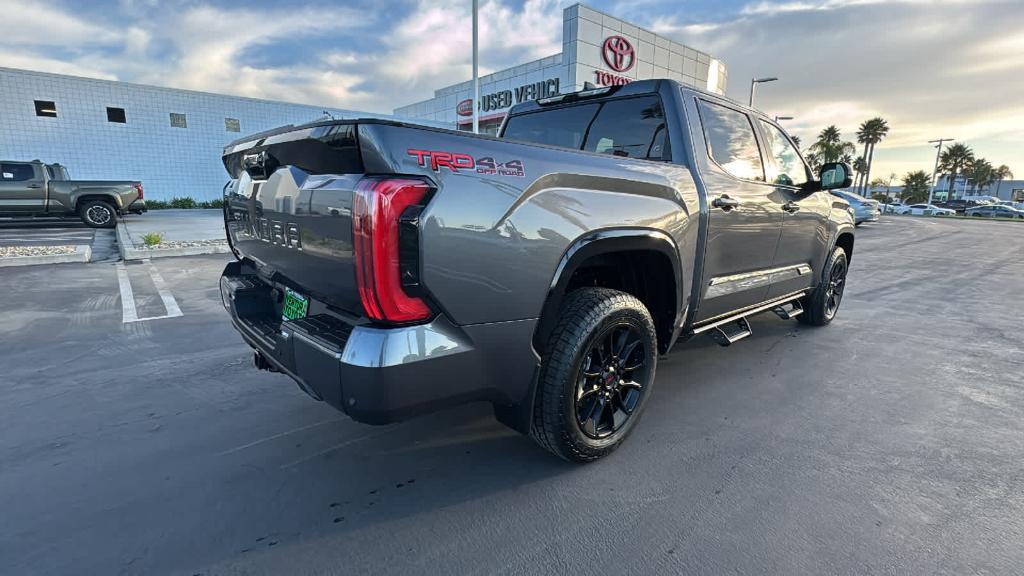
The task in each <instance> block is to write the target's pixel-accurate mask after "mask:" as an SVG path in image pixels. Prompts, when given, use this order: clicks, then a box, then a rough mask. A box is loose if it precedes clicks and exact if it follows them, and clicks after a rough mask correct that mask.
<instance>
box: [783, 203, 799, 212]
mask: <svg viewBox="0 0 1024 576" xmlns="http://www.w3.org/2000/svg"><path fill="white" fill-rule="evenodd" d="M782 209H783V210H785V211H786V212H789V213H790V214H795V213H796V212H799V211H800V205H799V204H797V203H796V202H786V203H785V204H783V205H782Z"/></svg>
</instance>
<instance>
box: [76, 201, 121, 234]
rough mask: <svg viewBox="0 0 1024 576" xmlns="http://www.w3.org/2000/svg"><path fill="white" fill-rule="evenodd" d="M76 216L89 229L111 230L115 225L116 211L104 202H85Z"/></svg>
mask: <svg viewBox="0 0 1024 576" xmlns="http://www.w3.org/2000/svg"><path fill="white" fill-rule="evenodd" d="M78 214H79V216H81V217H82V222H85V225H86V226H88V227H90V228H113V227H114V226H115V225H116V224H117V209H116V208H114V206H113V205H112V204H111V203H109V202H106V201H104V200H87V201H86V202H85V203H84V204H82V205H81V206H80V207H79V209H78Z"/></svg>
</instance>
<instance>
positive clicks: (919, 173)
mask: <svg viewBox="0 0 1024 576" xmlns="http://www.w3.org/2000/svg"><path fill="white" fill-rule="evenodd" d="M931 187H932V177H931V175H930V174H928V173H927V172H925V171H924V170H915V171H914V172H907V175H906V176H904V177H903V192H901V193H900V200H902V201H903V202H905V203H907V204H918V203H920V202H925V201H927V200H928V190H929V189H930V188H931Z"/></svg>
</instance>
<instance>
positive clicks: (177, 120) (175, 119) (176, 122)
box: [171, 112, 188, 128]
mask: <svg viewBox="0 0 1024 576" xmlns="http://www.w3.org/2000/svg"><path fill="white" fill-rule="evenodd" d="M171 126H172V127H174V128H188V124H186V123H185V115H184V114H178V113H177V112H171Z"/></svg>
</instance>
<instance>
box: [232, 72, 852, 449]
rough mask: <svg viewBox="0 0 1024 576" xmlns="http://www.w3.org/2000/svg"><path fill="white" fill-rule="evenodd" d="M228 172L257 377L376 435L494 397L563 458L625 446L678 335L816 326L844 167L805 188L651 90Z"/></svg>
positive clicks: (318, 143) (659, 89)
mask: <svg viewBox="0 0 1024 576" xmlns="http://www.w3.org/2000/svg"><path fill="white" fill-rule="evenodd" d="M223 161H224V165H225V166H226V168H227V170H228V172H229V173H230V175H231V177H232V178H233V179H234V180H233V182H232V183H231V185H230V186H227V187H226V188H225V190H226V194H225V196H226V197H225V220H226V228H227V231H228V240H229V242H230V244H231V247H232V250H233V251H234V253H235V255H236V256H237V261H233V262H231V263H229V264H228V266H227V267H226V268H225V270H224V273H223V275H222V277H221V283H220V288H221V294H222V299H223V303H224V306H225V307H226V308H227V310H228V312H229V314H230V316H231V320H232V322H233V324H234V326H235V328H236V329H237V330H238V331H239V332H240V333H241V335H242V337H243V338H244V340H245V341H246V342H248V343H249V345H250V346H252V347H253V348H254V349H255V351H256V352H255V362H256V366H257V367H258V368H262V369H267V370H271V371H278V372H282V373H284V374H287V375H288V376H290V377H291V378H292V379H294V380H295V381H296V382H297V383H298V384H299V386H300V387H301V388H302V389H303V390H305V391H306V392H307V393H308V394H310V395H311V396H313V397H314V398H316V399H319V400H324V401H326V402H328V403H330V404H331V405H333V406H334V407H336V408H338V409H340V410H342V411H344V412H345V413H346V414H348V415H349V416H350V417H352V418H353V419H355V420H358V421H361V422H367V423H373V424H383V423H389V422H394V421H398V420H402V419H405V418H408V417H411V416H414V415H416V414H420V413H424V412H429V411H433V410H437V409H440V408H443V407H446V406H451V405H454V404H461V403H465V402H473V401H485V402H490V403H491V404H492V405H493V406H494V410H495V415H496V417H497V418H498V420H499V421H501V422H503V423H505V424H507V425H509V426H511V427H512V428H514V429H515V430H518V431H520V432H522V433H524V434H528V435H530V436H531V437H532V438H534V439H535V440H536V441H537V442H538V443H539V444H540V445H541V446H543V447H544V448H546V449H548V450H550V451H551V452H553V453H554V454H556V455H558V456H560V457H562V458H565V459H568V460H574V461H589V460H595V459H597V458H600V457H601V456H603V455H605V454H607V453H609V452H610V451H612V450H614V449H615V448H616V447H617V446H618V445H619V444H620V443H621V442H622V440H623V439H624V438H625V437H626V436H627V435H628V434H629V432H630V430H632V429H633V427H634V426H635V425H636V423H637V419H638V416H639V415H640V413H641V411H642V410H643V408H644V406H645V403H646V402H648V401H649V399H650V397H651V393H652V387H653V385H654V381H655V367H656V364H657V361H658V356H659V354H664V353H667V352H668V351H669V349H670V348H672V346H673V344H675V343H676V341H677V340H682V339H687V338H691V337H693V336H695V335H697V334H710V335H711V336H712V337H713V338H714V339H715V340H716V341H717V342H718V343H720V344H722V345H729V344H732V343H734V342H735V341H737V340H739V339H741V338H743V337H745V336H748V335H750V333H751V328H750V324H749V323H748V321H747V319H748V317H749V316H751V315H754V314H758V313H761V312H766V311H774V312H775V313H776V314H778V315H779V316H781V317H783V318H787V319H788V318H793V317H796V318H797V319H798V320H801V321H803V322H805V323H807V324H810V325H816V326H821V325H825V324H828V323H829V322H830V321H831V320H832V319H833V317H834V316H835V314H836V311H837V309H838V307H839V304H840V302H841V299H842V296H843V289H844V286H845V280H846V272H847V269H848V266H849V263H850V259H851V257H852V255H853V245H854V235H853V231H854V221H853V215H852V213H851V210H850V207H849V204H848V203H846V202H845V201H843V200H842V199H840V198H837V197H835V196H832V195H831V194H829V193H828V192H827V191H826V190H829V189H834V188H842V187H845V186H849V184H850V173H851V172H850V168H849V166H847V165H845V164H842V163H833V164H827V165H825V166H824V167H822V169H821V172H820V173H819V175H817V177H815V176H813V175H812V174H811V171H810V169H809V168H808V166H807V164H806V163H805V162H804V160H803V159H802V158H801V156H800V154H799V152H798V151H797V148H796V147H795V146H794V145H793V143H792V140H791V139H790V138H789V137H788V136H787V135H786V133H785V132H784V131H783V130H782V129H781V128H779V126H778V125H777V124H776V123H774V122H773V121H772V120H771V119H769V118H768V117H766V116H764V115H762V114H761V113H759V112H757V111H755V110H751V109H749V108H746V107H744V106H741V105H738V104H736V103H734V102H731V101H729V100H726V99H724V98H722V97H720V96H716V95H714V94H709V93H705V92H701V91H696V90H693V89H690V88H687V87H683V86H681V85H680V84H677V83H675V82H672V81H667V80H646V81H638V82H633V83H630V84H628V85H625V86H619V87H615V88H602V89H596V90H586V91H582V92H576V93H571V94H564V95H559V96H555V97H551V98H545V99H541V100H537V101H534V102H528V103H524V104H520V105H517V106H515V107H514V108H513V109H512V110H511V111H510V113H509V115H508V118H507V120H506V121H505V124H504V126H503V127H502V131H501V135H500V136H499V137H498V138H492V137H486V136H476V135H473V134H469V133H465V132H456V131H450V130H442V129H436V128H428V127H423V126H416V125H411V124H403V123H399V122H391V121H384V120H343V121H331V122H321V123H315V124H308V125H304V126H289V127H286V128H282V129H280V130H277V131H272V132H270V133H263V134H260V135H258V136H256V137H250V138H243V139H241V140H239V141H237V142H234V143H232V144H230V145H229V146H228V147H227V148H226V149H225V150H224V155H223Z"/></svg>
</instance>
